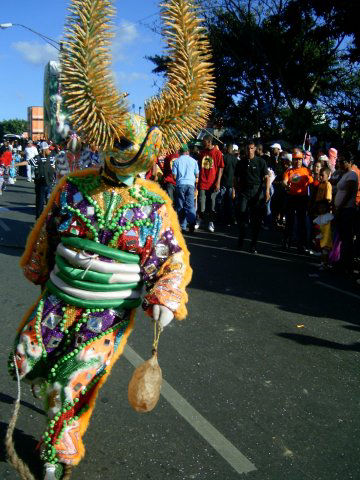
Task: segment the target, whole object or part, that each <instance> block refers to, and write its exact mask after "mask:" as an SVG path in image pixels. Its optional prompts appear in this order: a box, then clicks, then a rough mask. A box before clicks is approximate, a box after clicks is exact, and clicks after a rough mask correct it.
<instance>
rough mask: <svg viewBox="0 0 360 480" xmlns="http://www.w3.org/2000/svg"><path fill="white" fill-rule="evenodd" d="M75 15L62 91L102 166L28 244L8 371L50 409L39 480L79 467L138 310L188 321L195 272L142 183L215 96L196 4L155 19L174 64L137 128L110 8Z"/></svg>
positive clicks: (59, 192) (62, 197) (165, 10)
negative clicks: (123, 84)
mask: <svg viewBox="0 0 360 480" xmlns="http://www.w3.org/2000/svg"><path fill="white" fill-rule="evenodd" d="M70 11H71V15H70V16H69V19H68V25H67V32H68V33H67V38H66V42H65V44H64V49H63V52H62V56H61V62H62V66H61V72H62V73H61V75H62V77H61V82H62V91H63V94H64V98H65V102H66V106H67V108H68V109H69V112H71V122H72V124H73V125H74V128H76V130H77V131H78V132H79V134H80V135H81V138H82V139H83V141H85V142H87V143H89V144H96V145H99V148H100V151H101V152H102V155H103V160H104V167H103V168H102V169H100V170H99V169H92V170H90V169H88V170H85V171H79V172H73V173H71V174H70V175H68V176H66V177H64V178H63V179H62V180H61V181H60V182H59V184H58V186H57V187H56V189H55V191H54V192H53V194H52V196H51V198H50V201H49V203H48V205H47V208H46V209H45V211H44V212H43V214H42V215H41V217H40V219H39V220H38V222H37V224H36V225H35V227H34V229H33V231H32V233H31V234H30V237H29V239H28V243H27V246H26V250H25V253H24V255H23V257H22V259H21V266H22V268H23V270H24V273H25V276H26V277H27V278H28V279H29V280H30V281H31V282H33V283H35V284H36V285H40V286H41V287H42V293H41V295H40V297H39V299H38V300H37V301H36V302H35V304H34V305H33V306H32V307H31V308H30V309H29V311H28V312H27V314H26V315H25V317H24V319H23V321H22V323H21V325H20V327H19V329H18V334H17V337H16V341H15V347H14V351H13V352H12V355H11V356H10V363H9V367H10V371H11V373H12V374H13V375H14V376H15V375H16V374H17V375H18V378H20V379H23V380H27V381H28V382H30V383H31V385H32V389H33V392H34V394H35V395H36V396H37V397H40V398H42V399H43V400H44V403H45V408H46V412H47V416H48V424H47V429H46V431H45V432H44V434H43V437H42V441H41V446H40V452H41V457H42V459H43V461H44V464H45V479H46V480H53V479H60V478H70V474H71V473H70V472H71V468H72V467H73V466H76V465H77V464H78V463H79V462H80V460H81V458H82V457H83V456H84V453H85V449H84V445H83V441H82V437H83V435H84V433H85V431H86V429H87V426H88V424H89V420H90V417H91V415H92V412H93V409H94V406H95V401H96V397H97V394H98V391H99V389H100V388H101V386H102V385H103V384H104V382H105V381H106V379H107V377H108V375H109V374H110V371H111V369H112V367H113V365H114V363H115V362H116V360H117V359H118V358H119V356H120V355H121V353H122V351H123V349H124V346H125V344H126V341H127V339H128V337H129V335H130V332H131V330H132V328H133V325H134V317H135V309H136V308H137V307H138V306H140V305H141V304H142V306H143V308H144V310H145V311H146V312H147V313H148V314H149V316H150V317H152V318H153V319H154V321H155V322H157V323H158V325H159V326H160V328H163V327H164V326H166V325H167V324H168V323H169V322H170V321H171V320H172V319H173V317H175V318H177V319H179V320H181V319H183V318H184V317H185V316H186V307H185V304H186V302H187V295H186V291H185V288H186V286H187V284H188V283H189V281H190V277H191V269H190V266H189V253H188V250H187V248H186V245H185V242H184V239H183V237H182V235H181V231H180V227H179V224H178V221H177V217H176V214H175V212H174V210H173V208H172V206H171V201H170V199H169V198H168V197H167V195H166V194H165V193H164V192H163V191H162V190H161V189H160V188H159V186H158V185H157V184H155V183H153V182H150V181H146V180H142V179H140V178H138V177H137V175H138V174H139V173H141V172H146V171H148V170H149V169H150V168H151V166H152V165H153V163H154V162H155V160H156V158H157V157H158V156H159V155H160V154H161V153H162V152H169V151H174V150H175V149H177V148H178V147H179V146H180V144H181V143H183V142H185V141H187V140H189V139H190V138H191V137H192V136H193V135H194V134H196V132H197V131H198V130H199V129H200V128H201V127H202V126H204V125H205V124H206V120H207V118H208V115H209V113H210V111H211V108H212V102H213V99H212V92H213V90H214V83H213V77H212V66H211V63H210V55H209V46H208V42H207V39H206V37H205V35H204V31H203V28H202V27H201V20H200V19H199V18H198V17H197V8H196V7H195V6H194V4H193V2H192V1H190V0H169V1H168V3H167V4H166V5H164V6H163V7H162V16H163V19H164V22H165V24H166V32H165V35H166V37H167V43H168V52H167V53H168V55H169V56H170V57H171V58H172V59H173V62H172V63H171V64H170V67H169V72H168V81H167V84H166V85H165V87H164V91H163V92H162V93H161V94H160V95H159V96H157V97H154V98H152V99H151V100H150V101H149V102H148V103H147V104H146V107H145V112H146V118H143V117H141V116H139V115H132V114H129V113H128V112H127V110H126V106H125V104H124V100H123V95H121V94H120V93H118V92H117V91H116V89H115V87H114V86H113V84H112V81H111V74H110V73H109V71H108V65H109V62H110V54H109V50H108V48H109V47H108V45H109V38H110V37H111V33H110V30H109V23H110V20H111V18H112V17H113V15H114V10H113V6H112V3H111V1H110V0H73V1H72V5H71V8H70ZM143 290H145V294H144V296H143V294H142V291H143ZM15 417H16V415H15ZM13 420H14V418H13ZM13 420H12V422H11V423H10V426H9V431H10V433H9V431H8V435H7V439H6V441H7V450H8V454H9V457H10V461H11V462H12V463H13V464H14V465H15V466H16V468H17V469H18V471H19V472H20V473H21V476H22V478H26V479H31V478H33V477H32V474H31V473H30V471H29V469H28V468H27V467H26V465H25V464H24V463H23V462H21V461H20V459H19V458H18V457H17V456H16V452H15V450H14V448H13V444H12V442H11V433H12V431H11V429H13V428H14V421H13Z"/></svg>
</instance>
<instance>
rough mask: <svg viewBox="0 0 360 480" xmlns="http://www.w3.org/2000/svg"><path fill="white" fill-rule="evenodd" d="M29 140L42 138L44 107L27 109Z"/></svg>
mask: <svg viewBox="0 0 360 480" xmlns="http://www.w3.org/2000/svg"><path fill="white" fill-rule="evenodd" d="M28 122H29V138H31V139H32V140H35V141H36V140H40V139H42V138H44V107H28Z"/></svg>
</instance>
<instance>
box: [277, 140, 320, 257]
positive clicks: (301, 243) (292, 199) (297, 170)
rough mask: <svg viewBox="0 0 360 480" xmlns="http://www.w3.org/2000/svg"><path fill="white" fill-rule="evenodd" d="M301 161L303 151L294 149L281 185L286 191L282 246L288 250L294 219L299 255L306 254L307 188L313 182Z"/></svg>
mask: <svg viewBox="0 0 360 480" xmlns="http://www.w3.org/2000/svg"><path fill="white" fill-rule="evenodd" d="M303 160H304V153H303V151H302V150H301V149H300V148H294V149H293V153H292V163H293V165H292V168H290V169H289V170H287V171H286V172H285V173H284V179H283V185H284V187H285V189H286V191H287V201H286V213H285V217H286V223H285V232H284V240H283V246H284V248H285V249H286V250H288V249H290V246H291V238H292V234H293V229H294V225H295V219H296V222H297V246H298V252H299V253H305V252H306V246H307V229H306V215H307V209H308V202H309V186H310V185H311V184H312V183H313V181H314V180H313V177H312V175H311V173H310V171H309V170H308V169H307V168H306V167H304V166H303Z"/></svg>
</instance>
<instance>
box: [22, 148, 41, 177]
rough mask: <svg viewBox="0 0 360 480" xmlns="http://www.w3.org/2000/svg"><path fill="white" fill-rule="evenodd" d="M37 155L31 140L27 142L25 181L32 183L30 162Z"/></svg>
mask: <svg viewBox="0 0 360 480" xmlns="http://www.w3.org/2000/svg"><path fill="white" fill-rule="evenodd" d="M36 155H39V152H38V150H37V148H36V147H35V146H34V145H33V142H32V140H29V141H28V145H27V147H26V148H25V161H26V162H27V165H26V176H27V181H28V182H32V175H31V162H30V161H31V160H32V159H33V158H35V157H36Z"/></svg>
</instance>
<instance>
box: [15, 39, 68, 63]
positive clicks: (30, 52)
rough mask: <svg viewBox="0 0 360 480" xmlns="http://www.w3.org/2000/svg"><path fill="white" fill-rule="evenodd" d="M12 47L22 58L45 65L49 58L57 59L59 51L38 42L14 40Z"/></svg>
mask: <svg viewBox="0 0 360 480" xmlns="http://www.w3.org/2000/svg"><path fill="white" fill-rule="evenodd" d="M12 47H13V48H14V49H15V50H17V51H18V52H19V53H20V54H21V55H22V56H23V58H24V59H25V60H26V61H27V62H29V63H32V64H34V65H45V64H46V63H47V62H49V61H50V60H57V59H58V54H59V52H58V51H57V50H56V48H54V47H52V46H51V45H48V44H46V43H45V44H43V43H38V42H15V43H13V44H12Z"/></svg>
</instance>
